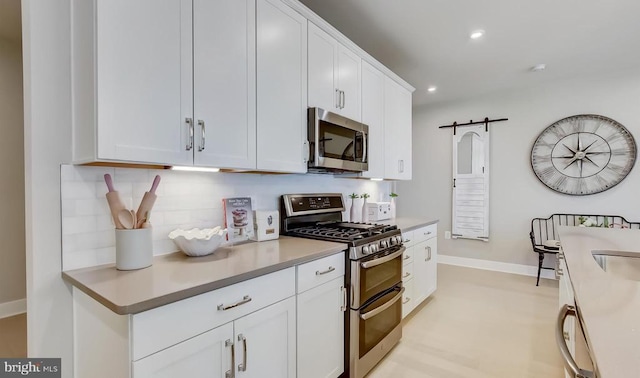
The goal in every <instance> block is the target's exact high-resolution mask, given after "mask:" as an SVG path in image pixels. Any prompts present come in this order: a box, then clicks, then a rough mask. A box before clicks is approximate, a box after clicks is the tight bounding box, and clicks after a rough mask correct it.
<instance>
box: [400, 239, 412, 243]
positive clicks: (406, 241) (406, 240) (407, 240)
mask: <svg viewBox="0 0 640 378" xmlns="http://www.w3.org/2000/svg"><path fill="white" fill-rule="evenodd" d="M402 242H403V243H409V242H411V239H404V240H403V241H402Z"/></svg>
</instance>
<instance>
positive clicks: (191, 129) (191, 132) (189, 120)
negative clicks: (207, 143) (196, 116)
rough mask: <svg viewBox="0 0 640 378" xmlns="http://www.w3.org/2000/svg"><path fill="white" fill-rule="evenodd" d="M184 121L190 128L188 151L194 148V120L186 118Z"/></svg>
mask: <svg viewBox="0 0 640 378" xmlns="http://www.w3.org/2000/svg"><path fill="white" fill-rule="evenodd" d="M184 121H185V122H186V123H187V126H189V141H188V142H187V151H191V149H192V148H193V118H185V119H184Z"/></svg>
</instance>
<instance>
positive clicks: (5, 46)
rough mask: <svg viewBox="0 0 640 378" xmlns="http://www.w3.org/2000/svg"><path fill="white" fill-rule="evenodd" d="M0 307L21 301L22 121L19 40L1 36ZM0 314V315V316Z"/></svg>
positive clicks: (22, 236)
mask: <svg viewBox="0 0 640 378" xmlns="http://www.w3.org/2000/svg"><path fill="white" fill-rule="evenodd" d="M0 133H1V134H0V135H2V137H0V161H1V162H2V165H0V177H2V179H0V198H2V201H0V240H2V246H1V247H0V304H2V303H6V302H12V301H16V300H19V299H24V298H25V296H26V282H25V239H24V122H23V105H22V49H21V46H20V41H10V40H7V39H4V38H1V37H0ZM1 315H2V314H0V316H1Z"/></svg>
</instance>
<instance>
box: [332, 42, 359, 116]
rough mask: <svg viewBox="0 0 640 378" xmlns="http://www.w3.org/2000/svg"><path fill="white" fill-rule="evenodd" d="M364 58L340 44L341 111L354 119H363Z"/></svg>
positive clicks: (339, 83)
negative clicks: (362, 85) (362, 79)
mask: <svg viewBox="0 0 640 378" xmlns="http://www.w3.org/2000/svg"><path fill="white" fill-rule="evenodd" d="M361 64H362V59H361V58H360V57H359V56H358V55H356V54H355V53H353V52H351V50H348V49H347V48H346V47H344V46H342V45H340V44H339V45H338V66H337V70H338V72H337V74H338V89H339V90H341V91H342V99H340V100H341V103H340V110H339V113H340V114H342V115H343V116H345V117H347V118H350V119H352V120H354V121H358V122H360V120H361V119H362V115H361V111H362V108H361V106H360V91H361V84H360V83H361V80H360V76H361V72H362V68H361V67H362V65H361Z"/></svg>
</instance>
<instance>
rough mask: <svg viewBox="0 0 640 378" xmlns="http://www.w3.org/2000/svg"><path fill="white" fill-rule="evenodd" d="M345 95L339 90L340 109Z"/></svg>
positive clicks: (342, 106)
mask: <svg viewBox="0 0 640 378" xmlns="http://www.w3.org/2000/svg"><path fill="white" fill-rule="evenodd" d="M345 97H346V96H345V95H344V91H340V109H344V102H345Z"/></svg>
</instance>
